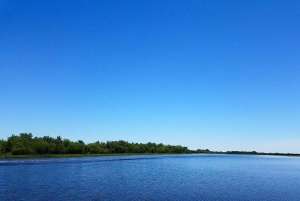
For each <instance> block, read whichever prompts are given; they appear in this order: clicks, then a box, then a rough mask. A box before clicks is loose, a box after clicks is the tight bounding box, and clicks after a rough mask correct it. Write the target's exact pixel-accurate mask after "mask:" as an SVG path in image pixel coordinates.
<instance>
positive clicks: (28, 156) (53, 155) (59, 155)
mask: <svg viewBox="0 0 300 201" xmlns="http://www.w3.org/2000/svg"><path fill="white" fill-rule="evenodd" d="M164 154H168V155H169V154H172V155H187V154H227V155H260V156H290V157H300V154H285V153H228V152H206V153H114V154H112V153H110V154H41V155H0V158H65V157H99V156H130V155H164Z"/></svg>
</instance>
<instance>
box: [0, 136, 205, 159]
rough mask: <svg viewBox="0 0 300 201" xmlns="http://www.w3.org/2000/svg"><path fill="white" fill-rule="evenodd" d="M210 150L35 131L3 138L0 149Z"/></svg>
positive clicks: (13, 151)
mask: <svg viewBox="0 0 300 201" xmlns="http://www.w3.org/2000/svg"><path fill="white" fill-rule="evenodd" d="M202 152H209V150H202V149H198V150H197V151H192V150H189V149H188V148H187V147H184V146H181V145H175V146H174V145H164V144H162V143H159V144H156V143H152V142H148V143H134V142H131V143H130V142H127V141H124V140H119V141H107V142H100V141H97V142H93V143H88V144H85V143H84V142H83V141H82V140H78V141H75V142H73V141H71V140H69V139H62V138H61V137H60V136H57V137H56V138H53V137H50V136H44V137H33V135H32V134H31V133H20V134H19V135H11V136H10V137H8V138H7V140H3V139H2V140H0V153H2V154H11V155H37V154H38V155H41V154H115V153H116V154H117V153H202Z"/></svg>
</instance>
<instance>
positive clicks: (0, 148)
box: [0, 139, 7, 154]
mask: <svg viewBox="0 0 300 201" xmlns="http://www.w3.org/2000/svg"><path fill="white" fill-rule="evenodd" d="M6 146H7V141H5V140H3V139H1V140H0V154H5V152H6Z"/></svg>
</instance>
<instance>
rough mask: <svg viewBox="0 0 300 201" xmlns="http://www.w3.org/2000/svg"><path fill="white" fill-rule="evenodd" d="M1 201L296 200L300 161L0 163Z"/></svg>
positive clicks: (215, 158) (201, 157)
mask: <svg viewBox="0 0 300 201" xmlns="http://www.w3.org/2000/svg"><path fill="white" fill-rule="evenodd" d="M0 200H251V201H252V200H297V201H299V200H300V158H297V157H280V156H253V155H252V156H251V155H250V156H247V155H217V154H216V155H215V154H197V155H146V156H145V155H143V156H105V157H79V158H50V159H48V158H47V159H40V158H39V159H0Z"/></svg>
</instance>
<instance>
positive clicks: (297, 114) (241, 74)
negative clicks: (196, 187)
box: [0, 0, 300, 153]
mask: <svg viewBox="0 0 300 201" xmlns="http://www.w3.org/2000/svg"><path fill="white" fill-rule="evenodd" d="M299 8H300V1H298V0H295V1H293V0H289V1H285V0H283V1H276V0H274V1H263V0H262V1H252V0H249V1H240V0H237V1H225V0H220V1H213V0H207V1H183V0H182V1H176V0H170V1H161V0H157V1H141V0H137V1H134V0H127V1H126V0H125V1H124V0H119V1H118V0H116V1H97V0H95V1H73V0H72V1H58V0H57V1H35V0H34V1H11V0H2V1H1V2H0V139H1V138H4V139H6V138H7V137H8V136H10V135H11V134H19V133H21V132H32V133H33V135H34V136H44V135H49V136H52V137H56V136H58V135H60V136H62V137H63V138H68V139H71V140H79V139H81V140H83V141H84V142H86V143H89V142H94V141H97V140H99V141H107V140H126V141H130V142H132V141H133V142H149V141H151V142H162V143H165V144H174V145H176V144H181V145H184V146H188V147H189V148H190V149H197V148H208V149H211V150H222V151H226V150H249V151H252V150H257V151H265V152H293V153H295V152H297V153H300V106H299V104H300V12H299Z"/></svg>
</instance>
